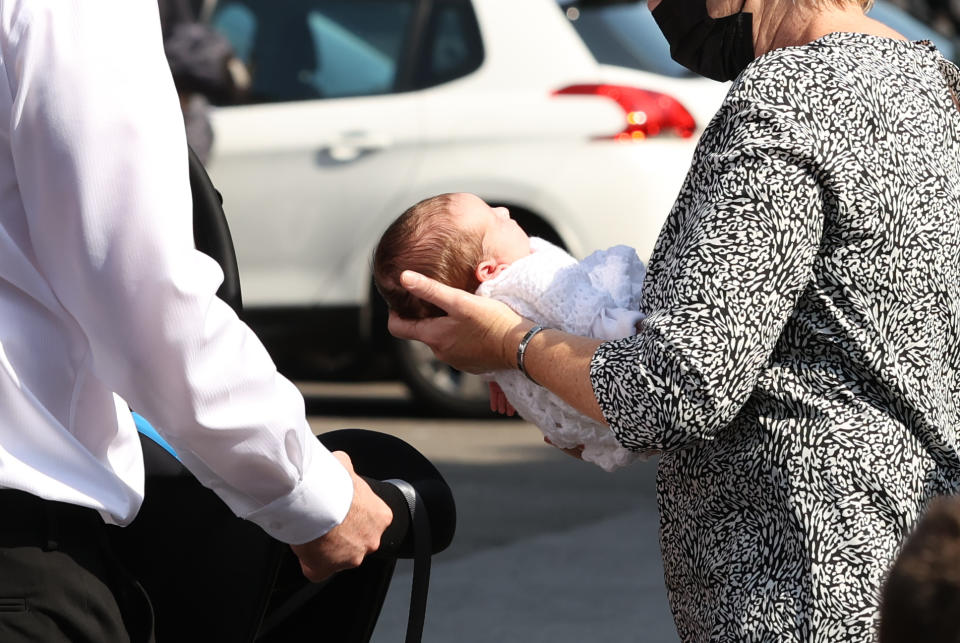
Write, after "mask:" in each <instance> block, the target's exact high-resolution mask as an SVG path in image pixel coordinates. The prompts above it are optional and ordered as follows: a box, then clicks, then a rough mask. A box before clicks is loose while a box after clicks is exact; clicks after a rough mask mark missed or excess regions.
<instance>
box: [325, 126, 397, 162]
mask: <svg viewBox="0 0 960 643" xmlns="http://www.w3.org/2000/svg"><path fill="white" fill-rule="evenodd" d="M392 145H393V141H392V140H391V139H390V138H389V137H388V136H386V135H385V134H381V133H377V132H361V131H357V132H344V133H342V134H341V135H340V136H339V138H336V139H334V140H333V141H331V142H330V144H329V145H327V146H325V147H321V148H320V149H319V150H317V161H318V162H321V163H324V164H326V163H330V162H331V161H332V162H334V163H350V162H352V161H356V160H357V159H359V158H362V157H364V156H367V155H369V154H372V153H374V152H380V151H383V150H385V149H387V148H389V147H391V146H392Z"/></svg>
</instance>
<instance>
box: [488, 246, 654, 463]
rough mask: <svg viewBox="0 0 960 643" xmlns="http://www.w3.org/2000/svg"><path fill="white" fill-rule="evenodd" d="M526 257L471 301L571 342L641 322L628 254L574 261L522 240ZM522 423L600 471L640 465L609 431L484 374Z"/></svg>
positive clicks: (508, 373)
mask: <svg viewBox="0 0 960 643" xmlns="http://www.w3.org/2000/svg"><path fill="white" fill-rule="evenodd" d="M530 247H531V250H532V253H531V254H530V256H528V257H524V258H523V259H520V260H519V261H516V262H514V263H513V264H512V265H511V266H509V267H508V268H506V269H505V270H504V271H503V272H501V273H500V274H499V275H497V276H496V277H495V278H494V279H491V280H490V281H485V282H483V283H482V284H480V288H478V289H477V294H478V295H483V296H485V297H492V298H493V299H497V300H500V301H502V302H504V303H505V304H507V305H508V306H510V307H511V308H512V309H514V310H515V311H517V312H518V313H520V314H521V315H523V316H524V317H527V318H528V319H532V320H533V321H535V322H537V323H538V324H541V325H543V326H547V327H550V328H557V329H560V330H563V331H566V332H568V333H572V334H574V335H581V336H584V337H594V338H597V339H620V338H622V337H628V336H630V335H633V334H635V332H636V330H635V327H636V324H637V322H638V321H640V320H641V319H643V314H642V313H640V312H639V310H638V308H639V301H640V290H641V288H642V286H643V278H644V276H645V274H646V268H645V267H644V265H643V262H642V261H640V258H639V257H637V253H636V251H635V250H634V249H633V248H629V247H627V246H614V247H612V248H609V249H607V250H598V251H597V252H594V253H593V254H591V255H590V256H589V257H587V258H586V259H584V260H583V261H577V260H576V259H575V258H573V257H572V256H571V255H570V254H568V253H567V252H565V251H564V250H562V249H560V248H558V247H557V246H555V245H553V244H551V243H549V242H547V241H544V240H543V239H539V238H536V237H534V238H532V239H531V240H530ZM488 376H490V377H492V379H494V380H495V381H496V382H497V384H499V385H500V388H502V389H503V392H504V393H505V394H506V396H507V399H508V400H509V401H510V404H512V405H513V407H514V408H515V409H516V410H517V413H519V414H520V416H521V417H522V418H524V419H525V420H527V421H529V422H532V423H534V424H536V425H537V427H539V429H540V430H541V431H542V432H543V434H544V435H545V436H547V437H548V438H550V441H551V442H552V443H553V444H554V445H556V446H558V447H562V448H568V447H575V446H577V445H581V444H582V445H583V459H584V460H586V461H587V462H593V463H594V464H597V465H599V466H600V467H602V468H603V469H605V470H606V471H613V470H614V469H616V468H618V467H622V466H624V465H627V464H630V463H631V462H634V461H636V460H640V459H647V458H648V457H650V454H649V453H638V452H635V451H629V450H627V449H624V448H623V447H622V446H620V443H619V442H617V439H616V437H615V436H614V434H613V431H611V430H610V428H609V427H607V426H604V425H603V424H600V423H599V422H595V421H594V420H591V419H590V418H588V417H586V416H585V415H583V414H582V413H580V412H578V411H575V410H574V409H573V408H572V407H571V406H570V405H568V404H567V403H566V402H564V401H563V400H561V399H560V398H559V397H557V396H556V395H554V394H553V393H551V392H550V391H548V390H547V389H545V388H543V387H541V386H537V385H536V384H534V383H533V382H531V381H530V380H528V379H527V378H526V377H525V376H524V375H523V374H522V373H520V372H519V371H517V370H505V371H496V372H494V373H490V374H488Z"/></svg>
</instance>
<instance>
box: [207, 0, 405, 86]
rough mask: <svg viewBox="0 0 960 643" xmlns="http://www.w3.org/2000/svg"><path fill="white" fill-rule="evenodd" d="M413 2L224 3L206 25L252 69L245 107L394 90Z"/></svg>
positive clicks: (288, 0) (234, 0)
mask: <svg viewBox="0 0 960 643" xmlns="http://www.w3.org/2000/svg"><path fill="white" fill-rule="evenodd" d="M414 4H415V0H228V1H226V2H220V3H218V6H217V11H216V12H215V13H214V15H213V17H212V19H211V23H212V24H213V26H214V28H215V29H217V30H218V31H220V32H221V33H223V34H224V35H225V36H226V37H227V39H229V40H230V42H231V44H232V45H233V48H234V51H235V52H236V54H237V57H238V58H240V59H241V60H242V61H243V62H244V63H246V65H247V67H248V68H249V70H250V74H251V85H250V90H249V96H248V100H249V101H250V102H277V101H295V100H309V99H318V98H342V97H347V96H365V95H372V94H384V93H389V92H391V91H394V89H395V86H396V80H397V71H398V68H399V66H400V60H401V57H402V56H403V52H404V47H405V43H406V39H407V36H408V34H409V30H410V23H411V21H412V19H413V15H414Z"/></svg>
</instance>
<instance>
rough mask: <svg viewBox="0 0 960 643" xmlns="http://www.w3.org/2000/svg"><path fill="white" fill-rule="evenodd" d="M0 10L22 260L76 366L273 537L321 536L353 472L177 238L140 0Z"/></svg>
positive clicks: (152, 33)
mask: <svg viewBox="0 0 960 643" xmlns="http://www.w3.org/2000/svg"><path fill="white" fill-rule="evenodd" d="M2 13H3V15H2V17H3V20H4V21H5V22H6V23H7V24H5V25H4V29H5V30H6V32H7V34H9V37H8V38H7V39H6V42H3V43H0V47H2V48H3V56H4V62H5V65H4V66H5V69H6V72H7V78H6V80H7V83H8V87H9V91H10V92H11V96H12V102H13V110H12V113H11V115H10V129H11V140H10V146H11V150H12V154H13V160H14V165H15V169H16V174H17V179H18V188H19V190H20V191H21V198H22V200H23V203H24V207H25V210H26V212H27V221H28V226H29V234H30V237H31V240H32V244H33V247H32V250H33V252H34V254H35V257H34V261H35V262H36V265H37V266H38V268H39V270H40V271H41V272H42V273H43V274H44V276H45V277H46V279H47V280H48V281H49V284H50V286H51V288H52V290H53V292H54V294H55V295H56V297H57V299H58V300H59V302H60V303H61V305H62V306H63V307H64V308H65V309H66V310H67V311H68V312H69V313H70V315H71V316H72V317H73V318H74V320H75V322H76V326H77V328H78V329H79V331H78V332H81V333H82V334H83V335H84V339H85V343H86V344H87V345H88V347H89V350H88V355H87V356H86V357H85V359H86V360H88V363H89V364H90V365H91V370H92V371H93V372H94V373H95V374H96V376H97V377H98V378H100V379H101V380H102V381H103V382H104V383H106V384H107V386H109V387H110V388H112V389H113V390H114V391H116V392H117V393H118V394H119V395H120V396H122V397H123V398H124V399H125V400H126V401H127V402H128V403H130V404H131V406H132V407H133V408H135V409H137V410H138V411H139V412H140V413H142V414H143V415H144V416H146V417H147V418H148V419H149V420H150V421H151V422H152V423H153V424H154V425H155V426H156V427H157V428H158V430H159V431H160V432H161V433H162V434H163V436H164V437H165V438H166V439H167V440H168V441H169V442H170V443H171V445H172V446H173V447H174V448H175V449H176V450H177V452H178V453H179V454H180V456H181V458H182V460H183V462H184V464H185V465H186V466H187V467H188V468H189V469H190V470H191V471H192V472H193V473H194V474H195V475H196V476H197V477H198V478H199V479H200V481H201V482H202V483H203V484H205V485H207V486H208V487H210V488H212V489H213V490H214V491H215V492H216V493H217V494H218V495H219V496H220V497H221V498H222V499H223V500H224V501H225V502H226V503H227V505H229V506H230V507H231V509H232V510H233V511H234V512H235V513H236V514H238V515H239V516H241V517H245V518H248V519H250V520H253V521H254V522H256V523H257V524H259V525H260V526H261V527H263V528H264V529H265V530H266V531H267V532H268V533H270V534H271V535H273V536H274V537H276V538H278V539H280V540H283V541H286V542H291V543H301V542H306V541H308V540H311V539H313V538H316V537H318V536H320V535H322V534H324V533H325V532H326V531H327V530H329V529H330V528H332V527H333V526H335V525H336V524H338V523H339V522H341V521H342V520H343V518H344V516H345V515H346V512H347V510H348V509H349V506H350V503H351V500H352V493H353V486H352V482H351V479H350V477H349V475H348V474H347V472H346V470H345V469H344V468H343V467H342V466H340V465H339V463H338V462H337V461H336V459H335V458H333V456H332V455H331V454H330V453H329V452H328V451H326V449H324V448H323V447H322V446H321V445H320V444H319V443H318V442H317V440H316V439H315V438H314V436H313V435H312V432H311V431H310V428H309V426H308V425H307V422H306V418H305V414H304V405H303V398H302V396H301V395H300V393H299V392H298V391H297V389H296V387H294V386H293V384H292V383H290V382H289V381H287V380H286V379H284V378H283V377H282V376H280V375H279V374H278V373H277V371H276V369H275V368H274V365H273V363H272V361H271V360H270V358H269V356H268V354H267V352H266V351H265V349H264V348H263V346H262V344H261V343H260V342H259V340H258V339H257V338H256V336H255V335H254V334H253V333H252V332H251V331H250V330H249V329H248V328H247V327H246V326H245V325H244V324H243V323H242V322H241V321H240V320H239V319H238V318H237V316H236V315H235V314H234V313H233V312H232V311H231V309H230V308H229V307H228V306H227V305H226V304H224V303H223V302H222V301H220V300H219V299H217V298H216V296H215V292H216V290H217V288H218V286H219V284H220V282H221V281H222V279H223V274H222V272H221V270H220V268H219V266H218V265H217V264H216V263H215V262H214V261H213V260H212V259H210V258H209V257H206V256H205V255H203V254H201V253H200V252H197V251H196V250H195V249H194V246H193V235H192V220H191V197H190V188H189V182H188V172H187V150H186V141H185V134H184V124H183V120H182V116H181V113H180V110H179V105H178V100H177V96H176V93H175V90H174V87H173V82H172V80H171V77H170V72H169V69H168V67H167V64H166V61H165V59H164V56H163V49H162V45H161V38H160V25H159V19H158V8H157V3H156V2H155V1H153V0H97V1H96V2H89V1H86V0H57V1H55V2H54V1H53V0H31V1H30V2H16V1H14V2H10V3H7V4H6V5H5V8H4V9H3V12H2ZM81 344H82V342H81ZM105 439H109V437H108V436H105Z"/></svg>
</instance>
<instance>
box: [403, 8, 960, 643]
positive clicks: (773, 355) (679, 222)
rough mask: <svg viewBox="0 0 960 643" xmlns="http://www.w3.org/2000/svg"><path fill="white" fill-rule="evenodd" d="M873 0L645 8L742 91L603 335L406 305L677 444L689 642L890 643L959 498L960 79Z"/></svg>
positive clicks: (671, 548) (429, 336) (674, 464)
mask: <svg viewBox="0 0 960 643" xmlns="http://www.w3.org/2000/svg"><path fill="white" fill-rule="evenodd" d="M869 2H870V0H859V1H857V0H706V2H705V3H704V0H650V1H649V3H648V4H649V6H650V8H651V9H652V10H653V14H654V17H655V18H656V20H657V22H658V24H659V25H660V26H661V29H662V30H663V32H664V34H665V36H666V37H667V40H668V41H669V42H670V44H671V51H672V54H673V56H674V58H676V59H677V60H678V61H679V62H681V63H683V64H685V65H687V66H688V67H690V68H691V69H693V70H694V71H698V72H700V73H702V74H703V75H706V76H709V77H712V78H715V79H718V80H733V83H732V85H731V88H730V91H729V94H728V96H727V98H726V99H725V101H724V103H723V105H722V106H721V108H720V110H719V112H718V113H717V115H716V116H715V117H714V119H713V121H712V122H711V123H710V125H709V126H708V127H707V129H706V130H705V132H704V133H703V136H702V138H701V140H700V143H699V146H698V149H697V152H696V154H695V156H694V159H693V164H692V168H691V171H690V173H689V175H688V177H687V181H686V183H685V184H684V186H683V188H682V190H681V192H680V195H679V197H678V199H677V202H676V204H675V206H674V208H673V210H672V211H671V213H670V216H669V218H668V220H667V222H666V224H665V225H664V228H663V230H662V232H661V235H660V238H659V240H658V242H657V246H656V249H655V250H654V253H653V256H652V257H651V261H650V263H649V266H648V273H647V277H646V280H645V282H644V288H643V295H642V300H641V312H642V313H644V314H645V315H646V317H645V319H644V320H643V321H642V322H641V323H640V325H639V327H638V332H637V334H636V335H634V336H632V337H628V338H626V339H622V340H616V341H600V340H595V339H589V338H583V337H578V336H574V335H569V334H566V333H563V332H560V331H558V330H553V329H547V330H543V331H540V332H537V333H535V334H534V335H533V336H532V337H527V336H526V335H527V334H528V331H529V330H530V329H531V328H532V327H533V326H534V324H533V323H532V322H531V321H529V320H526V319H524V318H522V317H520V316H519V315H517V314H516V313H514V312H513V311H511V310H510V309H509V308H508V307H506V306H505V305H503V304H500V303H498V302H495V301H493V300H491V299H487V298H482V297H477V296H474V295H469V294H466V293H464V292H462V291H458V290H453V289H450V288H447V287H444V286H442V285H440V284H438V283H436V282H433V281H431V280H428V279H426V278H423V277H420V276H418V275H416V274H411V273H405V275H404V277H403V284H404V286H405V287H407V288H408V289H409V290H410V291H411V292H412V293H413V294H415V295H417V296H419V297H421V298H423V299H425V300H428V301H430V302H432V303H434V304H436V305H437V306H439V307H440V308H442V309H444V310H445V311H447V312H448V313H449V315H448V316H447V317H441V318H436V319H431V320H424V321H416V322H414V321H407V320H403V319H401V318H399V317H397V316H395V315H394V316H392V317H391V320H390V329H391V332H393V333H394V334H395V335H397V336H399V337H406V338H414V339H419V340H421V341H424V342H426V343H427V344H428V345H430V346H431V348H433V350H434V352H435V353H436V354H437V356H438V357H440V358H441V359H443V360H445V361H447V362H449V363H451V364H452V365H454V366H456V367H458V368H461V369H463V370H467V371H472V372H482V371H491V370H497V369H515V368H517V367H518V363H517V354H518V346H519V345H520V344H521V342H523V344H524V350H523V363H522V364H521V366H522V367H523V368H524V370H525V371H526V372H527V373H528V374H529V375H530V376H531V377H532V378H533V379H534V380H536V381H537V382H538V383H539V384H541V385H542V386H544V387H546V388H547V389H549V390H550V391H552V392H554V393H556V394H557V395H559V396H560V397H561V398H563V399H564V400H566V401H567V402H568V403H570V404H571V405H572V406H574V407H575V408H577V409H578V410H580V411H581V412H583V413H585V414H587V415H588V416H590V417H592V418H594V419H596V420H598V421H600V422H603V423H605V424H607V425H608V426H609V427H610V430H611V431H612V432H613V434H614V435H615V436H616V437H617V439H618V441H619V442H620V444H621V445H623V446H625V447H627V448H630V449H634V450H638V451H641V450H649V449H659V450H661V451H662V452H663V455H662V456H661V458H660V460H659V482H658V490H659V498H660V513H661V546H662V552H663V557H664V569H665V575H666V584H667V590H668V594H669V598H670V602H671V607H672V609H673V612H674V616H675V619H676V623H677V628H678V631H679V633H680V636H681V638H682V639H683V640H684V641H708V640H709V641H754V640H755V641H769V640H778V641H812V640H823V641H871V640H874V639H875V636H876V614H877V605H878V596H879V593H880V589H881V587H882V584H883V581H884V577H885V574H886V572H887V569H888V567H889V564H890V562H891V561H892V559H893V557H894V556H895V554H896V553H897V550H898V548H899V546H900V543H901V541H902V539H903V538H904V536H905V534H906V533H907V532H908V531H909V529H910V528H911V526H912V525H913V523H914V522H915V520H916V518H917V516H918V515H919V513H920V512H921V511H922V509H923V508H924V506H925V504H926V503H927V501H928V499H929V498H931V497H933V496H934V495H938V494H949V493H956V492H957V491H958V490H960V455H958V444H960V441H958V427H960V406H958V404H960V262H958V261H957V257H958V256H960V105H958V103H957V94H958V92H960V72H958V70H957V68H956V67H955V66H953V65H952V64H950V63H949V62H947V61H945V60H944V59H943V58H942V57H941V56H940V54H939V53H938V52H937V51H936V49H935V48H934V47H933V45H931V44H930V43H927V42H909V41H906V40H904V39H903V37H902V36H900V35H899V34H898V33H896V32H894V31H892V30H890V29H889V28H887V27H885V26H884V25H882V24H881V23H879V22H876V21H874V20H872V19H871V18H869V17H868V16H867V15H866V14H865V10H866V9H868V8H869Z"/></svg>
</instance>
